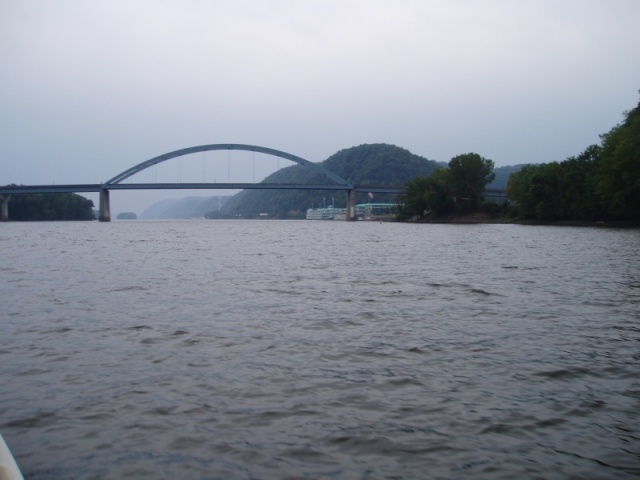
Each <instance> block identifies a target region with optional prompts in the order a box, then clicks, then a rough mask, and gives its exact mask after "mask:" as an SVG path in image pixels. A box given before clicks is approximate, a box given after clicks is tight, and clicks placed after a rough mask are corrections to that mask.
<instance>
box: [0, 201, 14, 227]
mask: <svg viewBox="0 0 640 480" xmlns="http://www.w3.org/2000/svg"><path fill="white" fill-rule="evenodd" d="M10 198H11V195H0V201H2V207H1V210H2V212H1V213H0V222H8V221H9V199H10Z"/></svg>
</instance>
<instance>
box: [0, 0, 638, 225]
mask: <svg viewBox="0 0 640 480" xmlns="http://www.w3.org/2000/svg"><path fill="white" fill-rule="evenodd" d="M639 25H640V1H638V0H598V1H596V0H268V1H267V0H228V1H222V0H209V1H204V0H203V1H197V0H108V1H107V0H103V1H92V0H56V1H53V0H1V1H0V165H1V169H0V172H1V176H2V178H1V179H0V183H2V184H7V183H23V184H50V183H99V182H102V181H106V180H108V179H109V178H111V177H113V176H115V175H116V174H118V173H120V172H121V171H123V170H126V169H127V168H129V167H131V166H133V165H135V164H137V163H140V162H142V161H145V160H147V159H149V158H152V157H155V156H157V155H160V154H163V153H166V152H169V151H173V150H177V149H180V148H185V147H190V146H194V145H202V144H210V143H245V144H255V145H260V146H266V147H270V148H275V149H278V150H283V151H285V152H288V153H292V154H295V155H298V156H300V157H303V158H306V159H308V160H311V161H322V160H325V159H326V158H327V157H329V156H331V155H332V154H334V153H336V152H337V151H339V150H341V149H343V148H348V147H352V146H355V145H360V144H362V143H381V142H384V143H391V144H395V145H398V146H401V147H403V148H406V149H408V150H410V151H411V152H413V153H415V154H417V155H421V156H423V157H426V158H429V159H432V160H438V161H445V162H446V161H449V160H450V159H451V157H453V156H455V155H458V154H461V153H467V152H471V151H473V152H477V153H479V154H481V155H482V156H484V157H486V158H491V159H493V160H494V162H495V163H496V165H497V166H503V165H514V164H518V163H543V162H551V161H555V160H563V159H565V158H566V157H567V156H570V155H575V154H578V153H580V152H581V151H582V150H583V149H584V148H585V147H587V146H588V145H590V144H593V143H597V142H599V137H598V136H599V134H601V133H605V132H606V131H608V130H609V129H610V128H611V127H613V126H614V125H615V124H617V123H618V122H620V121H621V120H622V112H623V111H624V110H628V109H631V108H633V107H634V106H635V105H636V104H637V102H638V98H639V96H638V90H639V89H640V27H638V26H639ZM208 155H210V156H208ZM208 155H203V154H199V155H198V154H196V155H193V156H189V157H183V159H182V160H180V161H178V160H173V161H172V162H173V163H172V164H171V165H169V162H167V165H164V166H163V167H162V168H164V170H162V171H157V170H155V171H153V172H147V173H146V177H145V176H144V175H145V174H144V173H141V174H140V176H141V177H139V178H138V179H139V180H140V181H152V180H155V179H159V180H164V181H172V182H176V181H179V180H182V181H203V179H205V180H206V181H214V179H215V180H217V181H226V180H227V179H230V180H231V181H253V180H255V181H259V180H261V179H262V178H263V177H264V176H265V175H266V174H268V173H270V172H272V171H274V170H275V169H276V168H278V167H283V166H286V165H287V164H288V163H286V162H283V161H276V160H274V158H273V157H266V156H260V157H259V158H255V157H252V158H248V157H246V156H245V157H242V156H240V155H238V156H235V155H236V154H235V153H234V154H233V155H234V156H232V157H231V156H228V155H227V154H226V153H219V154H217V156H216V155H214V154H213V153H210V154H208ZM243 162H244V163H243ZM256 163H257V165H258V166H257V167H256ZM230 165H232V166H231V167H230ZM157 168H160V167H157ZM163 176H166V178H164V177H163ZM161 177H162V178H161ZM192 177H193V178H192ZM256 177H259V178H256ZM184 195H185V193H184V192H156V193H153V194H152V193H149V192H145V193H144V194H142V193H140V194H133V193H129V194H125V193H122V192H114V193H113V194H112V202H113V207H112V212H114V213H117V211H119V210H123V209H124V210H126V209H129V210H133V211H136V212H137V213H140V211H141V210H142V209H143V208H144V207H146V206H148V205H149V204H150V203H153V201H155V200H157V198H159V197H160V196H164V197H166V196H169V197H175V198H179V197H182V196H184ZM198 195H206V192H199V193H198Z"/></svg>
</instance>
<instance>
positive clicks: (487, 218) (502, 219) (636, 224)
mask: <svg viewBox="0 0 640 480" xmlns="http://www.w3.org/2000/svg"><path fill="white" fill-rule="evenodd" d="M409 222H410V223H433V224H453V225H456V224H460V225H465V224H492V223H494V224H518V225H546V226H558V227H604V228H640V220H636V221H634V220H591V221H589V220H550V221H542V220H525V219H521V218H518V217H508V216H496V215H491V214H489V213H486V212H475V213H471V214H467V215H447V216H442V217H436V216H430V217H424V218H420V219H415V220H409Z"/></svg>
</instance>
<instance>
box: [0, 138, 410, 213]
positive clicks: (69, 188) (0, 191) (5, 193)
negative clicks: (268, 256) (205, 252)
mask: <svg viewBox="0 0 640 480" xmlns="http://www.w3.org/2000/svg"><path fill="white" fill-rule="evenodd" d="M214 150H242V151H250V152H258V153H264V154H267V155H272V156H276V157H280V158H284V159H286V160H290V161H293V162H295V163H297V164H299V165H303V166H305V167H308V168H310V169H313V170H314V171H316V172H318V173H321V174H322V175H324V176H325V177H327V178H328V179H329V180H330V181H331V182H333V183H328V184H287V183H231V182H228V183H207V182H203V183H122V181H123V180H126V179H127V178H129V177H131V176H132V175H135V174H137V173H140V172H141V171H143V170H146V169H147V168H149V167H152V166H154V165H157V164H159V163H162V162H165V161H167V160H171V159H173V158H176V157H181V156H183V155H189V154H192V153H198V152H207V151H214ZM197 189H203V190H224V189H228V190H250V189H262V190H268V189H279V190H294V189H295V190H336V191H344V192H346V194H347V220H355V219H356V193H357V192H371V193H392V194H401V193H403V192H404V187H385V186H373V185H353V184H352V183H351V182H350V181H348V180H345V179H344V178H342V177H340V176H339V175H336V174H335V173H333V172H331V171H329V170H327V169H326V168H324V167H322V166H321V165H319V164H317V163H313V162H310V161H309V160H305V159H304V158H301V157H298V156H296V155H292V154H290V153H286V152H282V151H280V150H275V149H272V148H266V147H260V146H257V145H243V144H233V143H220V144H211V145H199V146H196V147H189V148H183V149H180V150H175V151H173V152H169V153H165V154H163V155H159V156H157V157H154V158H151V159H149V160H146V161H144V162H142V163H139V164H137V165H135V166H133V167H131V168H129V169H127V170H125V171H124V172H122V173H120V174H118V175H116V176H115V177H113V178H112V179H110V180H108V181H106V182H104V183H99V184H98V183H96V184H74V185H17V186H0V201H2V209H1V215H0V219H1V220H2V221H8V219H9V200H10V198H11V195H18V194H27V193H90V192H94V193H96V192H97V193H99V194H100V207H99V214H98V219H99V220H100V221H101V222H109V221H111V207H110V200H109V198H110V195H109V192H110V191H111V190H197Z"/></svg>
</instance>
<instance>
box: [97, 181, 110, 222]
mask: <svg viewBox="0 0 640 480" xmlns="http://www.w3.org/2000/svg"><path fill="white" fill-rule="evenodd" d="M98 220H99V221H101V222H110V221H111V206H110V205H109V190H107V189H106V188H101V189H100V211H99V213H98Z"/></svg>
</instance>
